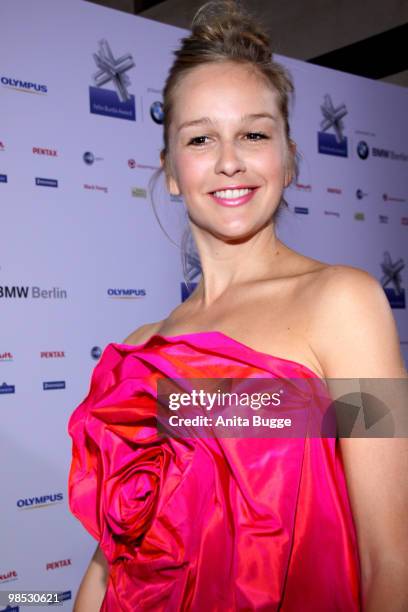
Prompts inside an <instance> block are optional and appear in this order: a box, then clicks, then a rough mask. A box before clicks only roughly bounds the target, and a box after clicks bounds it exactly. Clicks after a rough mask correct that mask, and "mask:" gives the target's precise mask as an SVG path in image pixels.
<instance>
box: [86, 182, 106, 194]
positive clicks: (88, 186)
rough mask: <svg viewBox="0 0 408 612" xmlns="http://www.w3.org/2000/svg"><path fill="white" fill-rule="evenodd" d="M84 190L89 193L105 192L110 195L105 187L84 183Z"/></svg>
mask: <svg viewBox="0 0 408 612" xmlns="http://www.w3.org/2000/svg"><path fill="white" fill-rule="evenodd" d="M84 189H87V190H88V191H103V193H108V188H107V187H105V186H104V185H91V184H90V183H84Z"/></svg>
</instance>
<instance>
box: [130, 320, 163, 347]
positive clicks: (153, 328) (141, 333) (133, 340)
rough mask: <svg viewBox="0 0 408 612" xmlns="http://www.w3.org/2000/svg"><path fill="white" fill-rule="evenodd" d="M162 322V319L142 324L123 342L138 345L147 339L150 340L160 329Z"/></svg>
mask: <svg viewBox="0 0 408 612" xmlns="http://www.w3.org/2000/svg"><path fill="white" fill-rule="evenodd" d="M161 324H162V321H155V322H153V323H145V324H144V325H141V326H140V327H138V328H137V329H135V331H133V332H132V333H131V334H129V336H127V338H125V340H124V341H123V343H122V344H129V345H133V344H135V345H136V344H142V343H143V342H146V340H148V339H149V338H150V337H151V336H153V334H155V333H156V332H157V331H158V330H159V328H160V327H161Z"/></svg>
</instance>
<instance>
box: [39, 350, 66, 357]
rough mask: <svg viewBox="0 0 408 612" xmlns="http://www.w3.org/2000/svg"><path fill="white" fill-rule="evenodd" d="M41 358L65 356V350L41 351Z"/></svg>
mask: <svg viewBox="0 0 408 612" xmlns="http://www.w3.org/2000/svg"><path fill="white" fill-rule="evenodd" d="M40 356H41V359H52V358H53V357H65V352H64V351H41V353H40Z"/></svg>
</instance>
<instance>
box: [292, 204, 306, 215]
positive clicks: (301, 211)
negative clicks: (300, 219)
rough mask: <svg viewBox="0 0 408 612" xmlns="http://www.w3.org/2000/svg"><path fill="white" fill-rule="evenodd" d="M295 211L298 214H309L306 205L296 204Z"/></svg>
mask: <svg viewBox="0 0 408 612" xmlns="http://www.w3.org/2000/svg"><path fill="white" fill-rule="evenodd" d="M294 211H295V213H296V214H297V215H308V214H309V209H308V208H307V207H306V206H295V208H294Z"/></svg>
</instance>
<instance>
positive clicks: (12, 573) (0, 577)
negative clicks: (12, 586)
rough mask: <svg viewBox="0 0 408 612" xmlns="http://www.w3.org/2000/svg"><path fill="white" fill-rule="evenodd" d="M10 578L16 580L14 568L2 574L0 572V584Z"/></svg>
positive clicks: (9, 580)
mask: <svg viewBox="0 0 408 612" xmlns="http://www.w3.org/2000/svg"><path fill="white" fill-rule="evenodd" d="M12 580H18V575H17V572H16V571H15V570H9V571H8V572H4V574H0V584H3V583H4V582H11V581H12ZM6 609H7V608H6Z"/></svg>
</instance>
